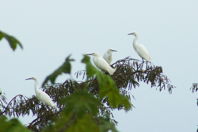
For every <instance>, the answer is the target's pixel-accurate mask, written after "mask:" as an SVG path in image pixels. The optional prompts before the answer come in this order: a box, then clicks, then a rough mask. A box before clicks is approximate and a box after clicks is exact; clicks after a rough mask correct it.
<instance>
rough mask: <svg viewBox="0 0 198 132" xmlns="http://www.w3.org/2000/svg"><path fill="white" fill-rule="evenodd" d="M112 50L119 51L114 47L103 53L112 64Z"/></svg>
mask: <svg viewBox="0 0 198 132" xmlns="http://www.w3.org/2000/svg"><path fill="white" fill-rule="evenodd" d="M112 52H117V51H116V50H113V49H108V50H107V52H105V53H104V55H103V58H104V59H105V60H106V62H107V63H109V64H111V61H112Z"/></svg>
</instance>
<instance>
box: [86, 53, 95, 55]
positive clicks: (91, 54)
mask: <svg viewBox="0 0 198 132" xmlns="http://www.w3.org/2000/svg"><path fill="white" fill-rule="evenodd" d="M93 54H94V53H90V54H85V55H93Z"/></svg>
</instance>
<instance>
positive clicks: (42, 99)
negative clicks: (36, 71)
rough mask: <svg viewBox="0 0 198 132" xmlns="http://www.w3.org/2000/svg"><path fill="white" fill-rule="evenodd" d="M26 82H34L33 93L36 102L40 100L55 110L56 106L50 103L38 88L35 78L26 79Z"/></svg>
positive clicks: (47, 97) (49, 99)
mask: <svg viewBox="0 0 198 132" xmlns="http://www.w3.org/2000/svg"><path fill="white" fill-rule="evenodd" d="M26 80H34V88H35V93H36V97H37V99H38V100H40V101H41V102H42V103H44V104H47V105H49V106H51V107H53V108H57V105H56V104H55V103H54V102H53V101H52V99H51V98H50V96H49V95H48V94H46V93H45V92H44V91H42V90H41V89H39V88H38V81H37V79H36V78H35V77H31V78H27V79H26Z"/></svg>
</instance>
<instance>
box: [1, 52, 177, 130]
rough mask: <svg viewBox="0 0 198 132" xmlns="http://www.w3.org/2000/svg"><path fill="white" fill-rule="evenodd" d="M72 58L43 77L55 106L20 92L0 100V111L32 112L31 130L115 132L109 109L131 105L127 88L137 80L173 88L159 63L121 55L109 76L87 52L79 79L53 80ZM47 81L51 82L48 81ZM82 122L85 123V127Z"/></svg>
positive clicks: (78, 74)
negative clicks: (0, 104) (52, 106)
mask: <svg viewBox="0 0 198 132" xmlns="http://www.w3.org/2000/svg"><path fill="white" fill-rule="evenodd" d="M71 61H73V59H71V58H70V56H68V57H67V58H66V61H65V62H64V63H63V65H62V66H60V67H59V68H58V69H57V70H55V72H53V73H52V74H50V75H49V76H48V77H47V78H46V79H45V81H44V83H43V85H44V87H43V90H44V91H45V92H46V93H47V94H49V95H50V97H51V98H52V99H53V100H54V101H55V102H57V105H58V107H59V109H58V110H53V109H51V108H50V107H48V106H46V105H43V104H40V103H39V101H38V100H37V99H36V97H35V96H33V97H32V98H27V97H24V96H22V95H18V96H16V97H14V98H13V99H12V100H11V101H10V102H9V103H3V105H2V106H3V107H2V108H3V109H2V112H1V115H9V116H11V117H12V116H14V117H19V116H24V115H30V114H33V115H34V116H36V118H35V119H34V120H33V121H32V122H31V123H30V124H29V125H28V128H30V129H31V130H33V131H36V132H37V131H46V132H48V131H50V132H53V131H60V132H62V131H67V132H69V131H72V132H73V131H74V132H75V131H89V130H90V131H99V132H107V131H109V130H111V131H113V132H117V129H116V121H115V120H114V119H113V114H112V110H113V109H119V110H121V109H124V110H126V111H128V110H130V109H131V108H132V104H131V102H130V98H131V97H130V95H131V94H130V93H129V91H130V90H131V89H132V88H136V87H139V86H140V82H144V83H146V84H149V85H151V87H156V88H158V89H159V91H162V90H165V89H168V91H169V92H170V93H171V92H172V89H173V88H174V86H173V85H171V84H170V82H169V80H168V78H167V77H166V76H165V75H164V74H163V70H162V68H161V67H159V66H154V65H152V64H151V63H148V62H141V61H139V60H135V59H132V58H129V57H127V58H124V59H122V60H118V61H117V62H115V63H114V64H113V65H112V67H116V69H117V70H116V72H115V73H114V74H113V75H112V76H110V75H108V74H105V73H103V72H101V71H99V70H98V69H97V68H95V67H94V66H93V65H92V64H91V62H90V58H89V57H88V56H84V58H83V59H82V63H84V64H85V66H86V70H85V71H79V72H77V73H76V77H77V78H78V79H82V81H80V82H79V81H75V80H70V79H68V80H66V81H65V82H64V83H62V84H58V83H55V80H56V78H57V77H58V75H60V74H62V73H70V71H71V64H70V62H71ZM48 81H50V82H51V83H52V84H48V83H47V82H48ZM0 101H1V99H0ZM85 126H86V127H85Z"/></svg>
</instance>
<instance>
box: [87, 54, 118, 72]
mask: <svg viewBox="0 0 198 132" xmlns="http://www.w3.org/2000/svg"><path fill="white" fill-rule="evenodd" d="M88 55H93V62H94V64H95V65H96V67H98V68H99V69H100V70H103V71H106V72H108V73H109V74H110V75H113V73H114V72H115V70H116V69H114V68H112V67H111V66H110V65H109V64H108V63H107V62H106V61H105V59H104V58H103V57H102V56H100V55H99V54H97V53H92V54H88Z"/></svg>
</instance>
